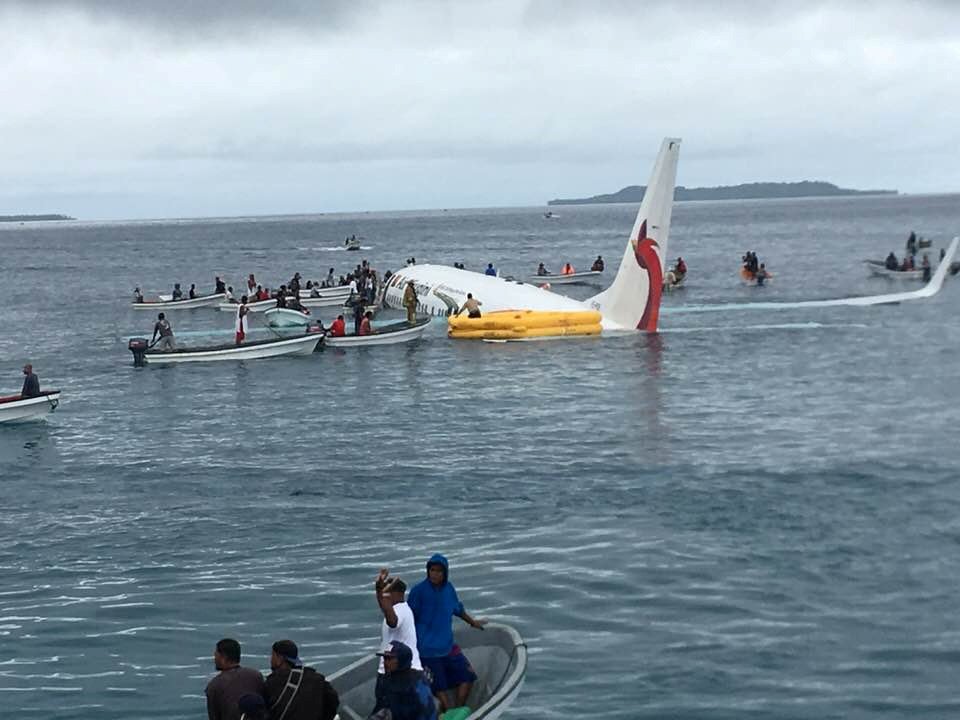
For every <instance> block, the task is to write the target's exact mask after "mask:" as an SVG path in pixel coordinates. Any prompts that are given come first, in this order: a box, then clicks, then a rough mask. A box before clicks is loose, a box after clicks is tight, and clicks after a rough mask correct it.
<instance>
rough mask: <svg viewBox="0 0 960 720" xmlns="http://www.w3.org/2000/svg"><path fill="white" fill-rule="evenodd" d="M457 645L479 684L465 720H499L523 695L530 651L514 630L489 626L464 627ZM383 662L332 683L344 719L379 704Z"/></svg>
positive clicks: (356, 667)
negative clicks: (379, 678) (379, 666)
mask: <svg viewBox="0 0 960 720" xmlns="http://www.w3.org/2000/svg"><path fill="white" fill-rule="evenodd" d="M454 642H455V643H456V644H457V645H458V646H459V647H460V649H461V650H463V653H464V655H466V656H467V659H468V660H469V661H470V665H471V666H472V667H473V670H474V672H475V673H476V674H477V678H478V679H477V682H475V683H474V684H473V688H472V689H471V691H470V695H469V697H468V698H467V705H468V707H470V708H471V711H470V714H469V715H467V716H466V718H465V720H481V719H482V720H494V719H495V718H499V717H500V716H501V715H503V713H504V712H506V710H507V708H508V707H510V705H511V703H513V701H514V700H515V699H516V698H517V695H519V694H520V688H521V687H522V686H523V680H524V677H526V674H527V645H526V643H525V642H524V641H523V638H522V637H521V636H520V633H518V632H517V631H516V630H515V629H513V628H512V627H510V626H509V625H499V624H494V623H490V624H488V625H485V626H484V627H483V629H481V630H477V629H474V628H471V627H466V626H463V627H459V628H457V630H456V632H455V633H454ZM379 661H380V658H378V657H377V656H376V655H374V654H370V655H367V656H366V657H363V658H361V659H359V660H357V661H356V662H355V663H352V664H350V665H348V666H347V667H345V668H343V669H342V670H337V671H336V672H335V673H333V674H332V675H330V676H328V677H327V680H328V681H329V682H330V684H331V685H333V687H334V689H335V690H336V691H337V694H338V695H339V696H340V708H339V713H340V717H341V718H342V719H343V720H363V718H366V717H367V716H369V715H370V712H371V711H372V710H373V706H374V704H375V701H376V694H375V686H376V681H377V667H378V665H379Z"/></svg>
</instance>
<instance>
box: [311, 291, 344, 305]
mask: <svg viewBox="0 0 960 720" xmlns="http://www.w3.org/2000/svg"><path fill="white" fill-rule="evenodd" d="M349 297H350V293H347V294H346V295H328V296H326V297H315V298H314V297H305V298H300V304H301V305H303V306H304V307H343V304H344V303H345V302H346V301H347V299H348V298H349Z"/></svg>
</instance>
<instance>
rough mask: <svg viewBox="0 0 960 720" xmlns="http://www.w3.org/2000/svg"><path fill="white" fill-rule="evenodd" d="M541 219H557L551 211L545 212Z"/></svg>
mask: <svg viewBox="0 0 960 720" xmlns="http://www.w3.org/2000/svg"><path fill="white" fill-rule="evenodd" d="M543 217H544V218H545V219H547V220H553V219H554V218H555V217H557V216H556V215H555V214H554V213H553V211H552V210H547V211H546V212H545V213H544V214H543Z"/></svg>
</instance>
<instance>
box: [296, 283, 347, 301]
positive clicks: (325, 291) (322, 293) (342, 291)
mask: <svg viewBox="0 0 960 720" xmlns="http://www.w3.org/2000/svg"><path fill="white" fill-rule="evenodd" d="M314 292H316V293H317V295H318V297H349V295H350V286H349V285H337V286H335V287H313V288H310V289H309V290H303V289H301V290H300V298H301V299H303V298H309V297H313V293H314Z"/></svg>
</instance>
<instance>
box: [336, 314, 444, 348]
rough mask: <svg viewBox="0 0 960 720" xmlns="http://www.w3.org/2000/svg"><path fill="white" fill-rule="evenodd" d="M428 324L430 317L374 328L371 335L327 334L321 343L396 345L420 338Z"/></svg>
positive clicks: (356, 345) (359, 345) (358, 345)
mask: <svg viewBox="0 0 960 720" xmlns="http://www.w3.org/2000/svg"><path fill="white" fill-rule="evenodd" d="M429 324H430V318H422V319H420V320H417V321H416V322H415V323H413V325H411V324H410V323H408V322H407V321H406V320H404V321H403V322H398V323H392V324H390V325H383V326H382V327H379V328H374V332H373V334H371V335H340V336H339V337H334V336H333V335H329V334H328V335H327V336H326V337H325V338H324V340H323V344H324V346H326V347H337V348H343V347H367V346H368V345H396V344H398V343H405V342H410V341H411V340H417V339H418V338H420V337H421V336H422V335H423V333H424V332H425V331H426V329H427V325H429Z"/></svg>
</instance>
